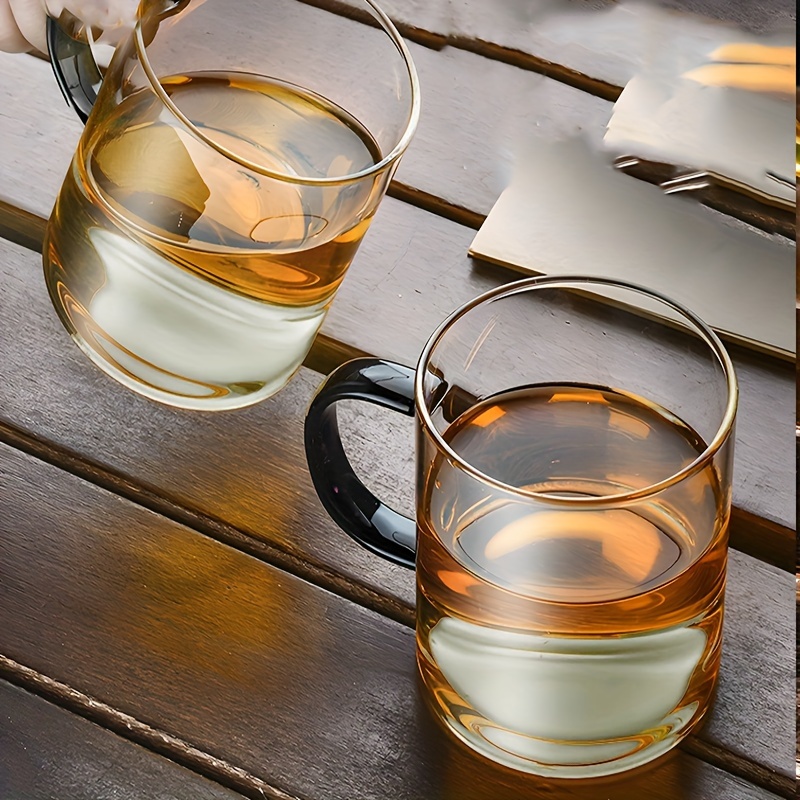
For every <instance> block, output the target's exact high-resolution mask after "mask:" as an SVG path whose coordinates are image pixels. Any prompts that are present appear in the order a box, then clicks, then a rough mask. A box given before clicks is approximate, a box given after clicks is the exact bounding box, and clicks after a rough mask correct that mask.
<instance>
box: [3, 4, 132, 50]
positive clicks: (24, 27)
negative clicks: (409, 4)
mask: <svg viewBox="0 0 800 800" xmlns="http://www.w3.org/2000/svg"><path fill="white" fill-rule="evenodd" d="M137 6H138V0H0V51H5V52H6V53H24V52H29V51H34V50H35V51H38V52H40V53H43V54H46V53H47V42H46V38H45V21H46V19H47V16H48V15H49V16H51V17H53V18H54V19H58V18H59V17H60V16H61V15H62V14H63V13H65V12H66V13H67V14H69V15H71V16H72V17H74V18H75V19H77V20H79V21H80V22H82V23H83V24H84V25H85V26H86V27H89V28H91V29H92V30H94V31H100V32H101V34H100V35H99V37H98V39H97V41H99V42H101V43H106V44H116V42H117V41H118V40H119V39H120V38H121V36H122V35H123V34H124V33H126V32H127V31H129V30H130V29H131V28H132V27H133V23H134V20H135V19H136V8H137Z"/></svg>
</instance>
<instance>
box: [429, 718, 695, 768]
mask: <svg viewBox="0 0 800 800" xmlns="http://www.w3.org/2000/svg"><path fill="white" fill-rule="evenodd" d="M696 711H697V704H693V705H692V706H688V707H686V708H684V709H680V710H679V711H678V712H676V713H675V714H674V715H673V716H672V717H671V718H670V720H666V721H665V722H666V725H665V727H664V728H663V729H660V730H658V731H652V732H645V733H643V734H641V735H640V736H638V737H630V738H620V739H608V740H604V741H598V742H583V741H580V742H578V741H571V742H570V741H548V740H545V739H536V738H534V737H531V736H525V735H522V734H518V733H515V732H513V731H509V730H506V729H504V728H500V727H497V726H495V725H493V724H492V723H490V722H489V721H488V720H485V719H482V718H481V717H480V716H479V715H476V714H475V713H474V712H473V711H471V710H469V709H463V710H461V711H460V712H459V713H458V714H442V713H441V712H442V709H441V707H435V708H434V712H435V713H436V714H437V716H438V718H439V719H440V720H441V721H442V722H443V723H444V727H445V728H446V729H447V730H448V731H449V732H450V733H452V734H454V735H455V736H456V738H458V739H460V740H461V741H462V742H463V743H464V744H466V745H467V746H468V747H470V748H471V749H472V750H474V751H476V752H477V753H479V754H480V755H482V756H484V757H486V758H488V759H490V760H491V761H495V762H497V763H498V764H502V765H504V766H506V767H510V768H511V769H515V770H518V771H520V772H526V773H529V774H531V775H538V776H540V777H544V778H567V779H569V778H573V779H576V778H599V777H603V776H608V775H615V774H617V773H620V772H627V771H628V770H631V769H635V768H636V767H641V766H643V765H644V764H647V763H649V762H650V761H653V760H654V759H656V758H659V757H660V756H662V755H664V754H665V753H667V752H669V751H670V750H671V749H672V748H673V747H675V745H677V744H678V743H679V742H680V741H681V740H682V739H683V738H684V737H685V736H686V735H687V733H688V726H689V723H690V722H691V721H692V720H693V719H694V717H695V715H696ZM692 727H693V726H692Z"/></svg>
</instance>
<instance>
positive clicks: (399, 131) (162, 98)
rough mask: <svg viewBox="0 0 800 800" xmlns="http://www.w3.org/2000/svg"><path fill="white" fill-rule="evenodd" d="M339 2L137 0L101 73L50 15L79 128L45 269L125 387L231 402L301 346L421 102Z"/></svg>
mask: <svg viewBox="0 0 800 800" xmlns="http://www.w3.org/2000/svg"><path fill="white" fill-rule="evenodd" d="M351 5H352V6H353V7H354V10H355V12H357V13H356V17H359V19H360V21H354V20H353V19H348V18H347V17H345V16H341V15H337V14H334V13H331V12H329V11H326V10H324V9H321V8H317V7H315V6H314V4H310V3H304V2H299V1H298V0H270V2H268V3H264V2H262V1H261V0H237V2H236V3H235V4H231V3H227V2H223V0H181V2H170V1H169V0H144V1H143V2H142V3H141V5H140V6H139V10H138V14H137V20H136V25H135V28H134V29H133V31H132V32H131V33H130V35H129V36H127V37H126V38H124V39H123V40H122V41H121V42H120V44H119V45H118V46H117V47H116V50H115V51H114V55H113V57H112V59H111V62H110V64H109V66H108V68H107V70H106V71H105V74H104V75H103V76H102V80H101V78H100V72H99V70H98V69H97V68H96V66H95V64H94V61H93V59H92V57H91V52H90V50H89V47H88V45H86V44H83V43H81V41H80V36H79V35H78V33H79V32H78V33H76V31H75V30H74V22H75V20H74V19H70V18H66V19H62V20H61V22H60V23H59V24H56V23H54V22H53V21H52V20H50V21H49V23H48V26H49V27H48V42H49V49H50V54H51V61H52V62H53V64H54V68H55V71H56V76H57V78H58V80H59V83H60V84H61V86H62V89H64V91H65V93H66V94H67V95H68V97H69V98H70V100H71V102H72V103H73V105H74V107H75V109H76V110H77V112H78V113H79V115H81V116H82V118H83V119H84V120H86V127H85V130H84V132H83V135H82V137H81V140H80V143H79V146H78V148H77V151H76V154H75V157H74V160H73V162H72V165H71V167H70V169H69V172H68V174H67V176H66V178H65V180H64V184H63V186H62V188H61V191H60V193H59V196H58V199H57V201H56V204H55V207H54V210H53V213H52V216H51V219H50V222H49V225H48V229H47V238H46V244H45V249H44V268H45V277H46V281H47V286H48V289H49V292H50V295H51V298H52V301H53V303H54V305H55V308H56V310H57V311H58V313H59V316H60V317H61V320H62V322H63V323H64V325H65V326H66V328H67V330H68V331H69V332H70V334H71V335H72V336H73V338H74V339H75V341H76V342H77V343H78V345H79V346H80V347H81V348H82V349H83V351H84V352H85V353H86V354H87V355H88V356H89V358H90V359H91V360H92V361H93V362H94V363H95V364H97V365H98V366H99V367H100V368H101V369H103V370H104V371H105V372H106V373H108V374H109V375H111V376H112V377H113V378H115V379H116V380H118V381H119V382H121V383H123V384H124V385H126V386H128V387H129V388H131V389H133V390H135V391H137V392H139V393H140V394H142V395H145V396H147V397H149V398H151V399H153V400H157V401H161V402H163V403H167V404H170V405H174V406H179V407H183V408H192V409H207V410H217V409H231V408H239V407H242V406H246V405H250V404H252V403H255V402H257V401H259V400H261V399H263V398H265V397H269V396H270V395H271V394H274V393H275V392H276V391H278V390H279V389H280V388H281V387H282V386H283V385H284V384H285V383H286V382H287V381H288V380H289V379H290V378H291V376H292V375H293V374H294V372H295V371H296V370H297V368H298V367H299V366H300V364H301V362H302V361H303V359H304V357H305V356H306V354H307V352H308V350H309V348H310V347H311V344H312V342H313V339H314V337H315V335H316V333H317V331H318V330H319V328H320V325H321V324H322V321H323V318H324V316H325V313H326V311H327V308H328V306H329V304H330V303H331V301H332V299H333V296H334V294H335V292H336V290H337V288H338V286H339V284H340V283H341V281H342V279H343V277H344V275H345V272H346V270H347V268H348V266H349V265H350V263H351V261H352V259H353V256H354V255H355V252H356V250H357V248H358V246H359V243H360V242H361V239H362V238H363V236H364V234H365V233H366V231H367V228H368V227H369V225H370V222H371V220H372V218H373V215H374V214H375V211H376V210H377V208H378V204H379V203H380V201H381V199H382V198H383V196H384V193H385V191H386V188H387V185H388V183H389V181H390V179H391V176H392V174H393V171H394V169H395V168H396V166H397V164H398V160H399V159H400V157H401V155H402V154H403V152H404V151H405V149H406V147H407V145H408V144H409V141H410V139H411V137H412V135H413V133H414V129H415V127H416V124H417V119H418V116H419V91H418V83H417V77H416V72H415V69H414V65H413V63H412V61H411V57H410V55H409V53H408V50H407V48H406V46H405V44H404V43H403V41H402V39H401V38H400V36H399V34H398V33H397V31H396V29H395V28H394V26H393V25H392V23H391V22H390V21H389V19H388V18H387V17H386V16H385V14H383V12H381V11H380V9H378V8H377V7H376V6H375V5H374V3H373V2H372V0H358V2H354V3H352V4H351ZM67 17H68V15H67ZM362 18H363V19H362ZM365 22H366V23H367V24H364V23H365ZM67 30H69V33H68V32H67ZM98 84H99V91H96V90H97V88H98Z"/></svg>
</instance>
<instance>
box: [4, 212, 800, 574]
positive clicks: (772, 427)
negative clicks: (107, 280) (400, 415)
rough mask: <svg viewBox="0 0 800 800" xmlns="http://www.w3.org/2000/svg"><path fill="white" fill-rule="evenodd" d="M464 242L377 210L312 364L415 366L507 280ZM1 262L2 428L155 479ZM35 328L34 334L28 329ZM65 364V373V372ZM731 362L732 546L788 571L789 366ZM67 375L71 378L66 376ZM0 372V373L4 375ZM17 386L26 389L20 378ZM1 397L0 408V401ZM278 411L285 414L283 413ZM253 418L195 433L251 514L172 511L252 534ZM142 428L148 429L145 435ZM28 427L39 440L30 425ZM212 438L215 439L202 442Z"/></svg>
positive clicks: (195, 494) (10, 253)
mask: <svg viewBox="0 0 800 800" xmlns="http://www.w3.org/2000/svg"><path fill="white" fill-rule="evenodd" d="M469 242H470V231H469V229H467V228H463V227H461V226H458V225H456V224H454V223H451V222H448V221H446V220H443V219H441V218H437V217H434V216H432V215H430V214H427V213H426V212H424V211H421V210H419V209H415V208H412V207H410V206H408V205H406V204H403V203H398V202H396V201H394V200H392V199H391V198H388V199H387V200H385V201H384V205H383V207H382V209H381V210H380V211H379V212H378V216H377V218H376V221H375V223H374V226H373V229H372V230H371V231H370V233H369V235H368V236H367V238H366V239H365V241H364V244H363V247H362V249H361V251H360V252H359V254H358V255H357V257H356V260H355V262H354V264H353V267H352V269H351V271H350V273H349V274H348V276H347V278H346V280H345V281H344V284H343V286H342V289H341V291H340V294H339V296H338V298H337V299H336V301H335V302H334V304H333V309H332V311H331V313H330V315H329V318H328V320H327V322H326V324H325V326H324V328H323V332H324V336H323V338H322V339H321V340H320V342H319V344H318V346H317V347H315V350H314V351H312V358H311V361H310V363H315V364H316V365H317V366H319V367H321V368H324V369H330V368H331V367H332V366H333V362H336V361H340V360H344V359H346V358H347V357H348V354H351V353H357V352H364V351H368V352H371V353H373V354H375V355H380V356H384V357H387V358H394V359H397V360H400V361H403V362H405V363H408V364H413V363H415V361H416V359H417V356H418V353H419V351H420V350H421V348H422V345H423V344H424V342H425V340H426V338H427V337H428V335H429V334H430V332H431V331H433V329H434V328H435V327H436V325H437V324H438V323H439V321H440V320H441V319H443V318H444V317H445V316H446V315H447V314H448V313H450V311H452V310H453V309H454V308H455V307H456V306H458V305H460V304H461V303H463V302H466V301H467V300H469V299H470V298H472V297H474V296H475V295H477V294H479V293H480V292H482V291H485V290H487V289H489V288H491V287H494V286H497V285H498V284H500V283H503V282H504V281H506V280H508V278H509V274H508V273H507V272H506V271H504V270H502V269H497V268H491V267H488V266H487V267H483V266H475V267H473V266H471V262H470V259H468V258H467V256H466V250H467V247H468V245H469ZM0 258H1V259H2V263H0V274H4V275H6V276H7V279H6V293H5V298H4V299H3V298H0V304H2V306H1V307H2V308H3V309H4V310H3V311H0V314H3V315H4V319H5V320H6V322H5V324H6V326H7V328H6V329H7V330H9V331H10V330H20V329H22V330H25V331H26V338H24V339H20V338H19V337H10V336H9V337H7V338H6V341H5V343H4V344H5V348H7V351H6V352H7V354H6V355H5V357H4V363H5V365H6V370H5V371H6V372H7V373H8V374H7V376H6V377H5V385H6V388H5V390H4V389H3V388H0V409H6V410H5V414H6V418H7V419H9V420H10V421H15V424H18V425H20V426H21V427H26V426H28V425H29V424H30V423H28V422H26V420H27V418H28V414H29V410H30V408H31V407H32V406H33V407H37V406H38V407H42V415H41V424H40V427H39V428H38V430H39V432H40V434H41V435H47V436H48V437H49V438H52V439H55V440H56V441H59V442H61V443H62V444H64V445H65V446H68V447H70V448H72V449H74V450H75V451H77V452H83V453H84V454H85V455H87V456H90V457H92V458H95V459H98V460H102V461H104V462H106V463H108V464H109V465H112V466H114V467H115V468H118V469H121V470H123V471H126V472H129V474H132V475H134V476H136V475H142V476H146V475H149V474H153V475H155V474H158V473H157V471H156V472H155V473H149V472H148V471H147V469H144V470H141V469H138V468H137V467H136V465H137V464H141V463H144V462H143V458H144V453H143V452H142V450H143V449H148V450H151V451H152V450H157V449H158V448H157V447H154V446H153V445H154V443H153V442H151V443H150V444H148V440H147V439H140V440H139V441H138V442H135V441H129V442H127V443H125V444H123V443H122V441H121V440H120V438H119V436H118V433H117V432H116V431H115V429H114V428H115V419H116V418H117V416H118V415H119V414H120V413H124V414H129V413H133V412H131V411H128V410H126V411H125V412H121V411H118V410H117V408H116V404H117V402H118V400H117V399H116V398H117V395H118V394H119V392H120V390H118V389H117V388H116V387H114V386H113V385H111V384H109V383H108V381H106V380H105V379H104V378H102V377H101V376H98V375H97V374H96V370H95V369H94V368H92V367H90V366H88V365H87V364H82V363H81V362H82V356H81V355H80V354H79V353H78V351H77V350H75V349H74V348H72V347H71V346H70V345H69V343H68V342H65V334H64V333H63V331H62V329H61V327H60V325H59V323H57V322H56V321H55V315H54V313H53V312H52V310H51V309H50V306H49V300H48V299H47V296H46V291H45V290H44V287H43V283H42V279H41V272H40V269H41V268H40V266H39V263H38V257H37V256H35V255H33V254H31V253H25V252H23V251H22V250H20V249H19V248H15V247H14V246H11V245H8V244H5V245H3V244H0ZM34 319H37V320H41V321H42V323H43V324H42V325H39V326H36V325H32V324H31V323H32V321H33V320H34ZM45 320H47V323H46V324H44V321H45ZM2 347H3V344H0V348H2ZM54 348H55V349H54ZM31 353H36V354H37V356H36V358H38V359H39V367H38V371H36V370H34V371H32V370H31V369H30V368H29V367H27V366H26V365H28V364H29V363H30V361H31V359H32V357H33V356H32V355H31ZM67 355H68V356H69V364H70V366H66V364H65V358H66V357H67ZM734 355H735V362H736V367H737V373H738V376H739V380H740V383H741V405H740V414H739V423H738V429H737V451H736V457H737V468H736V470H735V474H734V503H735V505H736V507H737V509H740V511H737V513H736V514H735V516H734V521H733V535H734V543H735V545H736V546H737V547H741V548H742V549H744V550H745V551H746V552H750V553H753V554H755V555H757V556H759V557H761V558H764V559H765V560H768V561H769V562H770V563H775V564H779V565H781V566H782V567H783V568H784V569H793V565H794V541H795V537H794V533H793V530H792V529H793V527H794V524H795V523H794V520H795V516H794V513H795V507H794V479H793V466H792V465H793V457H794V454H793V450H792V439H791V430H792V420H793V414H794V405H793V404H794V372H793V370H792V369H791V367H790V365H787V364H780V363H777V362H776V363H772V362H770V361H768V360H762V359H761V358H759V357H758V356H755V355H753V354H751V353H748V352H745V351H742V352H738V351H734ZM51 362H52V364H51ZM78 365H80V366H78ZM73 367H75V368H76V369H77V372H75V373H74V374H73V372H72V371H73ZM0 370H3V365H2V363H0ZM54 370H65V371H66V372H68V373H69V374H68V375H64V376H63V377H62V378H61V379H60V380H61V381H62V382H65V383H67V384H69V385H72V386H74V389H73V391H75V392H78V393H79V395H84V396H86V397H87V402H90V400H89V398H90V397H91V398H93V399H92V400H91V402H94V403H98V404H99V403H100V402H101V401H100V399H99V398H100V397H101V396H102V397H105V398H106V400H105V401H103V403H102V405H103V407H104V408H105V409H106V411H105V415H106V416H107V418H108V419H107V422H106V423H100V422H99V421H98V422H97V423H96V424H103V425H105V430H106V432H105V434H104V435H103V436H100V435H99V434H98V433H97V432H96V431H95V432H92V431H91V430H90V429H89V428H90V426H89V423H88V421H86V420H83V421H82V419H81V417H82V415H81V413H80V412H79V411H78V410H77V409H76V408H75V407H73V406H70V405H69V404H64V403H62V402H60V401H58V400H54V398H53V396H52V391H50V389H49V387H50V379H49V378H48V377H47V376H49V375H50V374H52V372H53V371H54ZM15 372H16V375H15V374H14V373H15ZM26 374H27V375H28V377H24V378H23V377H22V376H23V375H26ZM31 376H32V377H31ZM37 378H38V380H37ZM32 380H33V382H32ZM87 380H88V381H89V384H88V385H87V384H86V383H85V381H87ZM20 381H21V382H22V386H19V387H18V386H17V385H16V384H17V383H18V382H20ZM96 385H97V387H102V388H96ZM4 393H7V395H8V397H7V399H3V395H4ZM123 394H124V392H123ZM122 402H124V401H122ZM129 402H130V401H129ZM278 402H280V403H284V402H285V403H287V404H288V403H289V402H290V401H288V400H286V401H283V400H278ZM135 407H136V408H137V409H139V410H137V412H136V414H137V415H140V416H142V417H143V418H144V419H146V418H147V417H148V414H149V413H152V414H154V415H155V417H156V418H159V417H160V415H162V414H163V413H165V412H164V411H163V410H162V409H156V408H155V407H151V406H150V404H148V403H143V404H141V405H136V406H135ZM287 407H288V406H287ZM765 408H769V409H770V410H771V413H770V414H769V415H766V414H764V409H765ZM45 409H47V410H45ZM148 409H149V411H148ZM173 413H174V412H173ZM253 413H255V414H257V412H245V413H244V414H241V415H235V422H234V421H233V420H231V419H230V418H229V417H228V416H227V415H223V416H222V417H218V418H215V419H214V420H208V419H206V420H204V421H203V422H202V423H199V424H202V425H203V426H204V427H206V428H207V430H208V431H209V436H211V437H212V440H214V438H215V437H216V436H217V435H219V436H221V437H224V438H223V439H222V441H223V442H233V441H237V442H238V441H239V440H240V439H241V444H240V445H238V446H240V447H241V448H242V452H243V453H248V452H251V451H252V452H253V456H252V458H251V459H250V460H251V461H252V462H253V463H250V464H247V463H246V459H245V460H244V461H242V460H240V461H237V464H239V465H240V469H237V470H236V472H237V477H236V481H237V485H238V486H239V495H240V497H239V501H238V503H237V504H236V508H237V509H241V508H243V507H245V506H247V507H249V508H250V509H251V510H250V511H249V512H246V513H245V514H244V515H242V513H241V511H240V510H237V511H236V512H233V511H232V510H231V508H230V506H231V504H230V503H229V502H225V500H224V498H223V499H220V500H213V499H212V498H214V496H215V494H216V492H215V490H214V489H213V488H210V487H207V486H204V485H203V482H202V481H198V480H196V479H195V478H194V477H193V478H191V479H188V480H187V481H186V484H187V485H186V489H180V490H178V494H179V496H180V497H182V498H183V500H182V501H187V502H189V503H190V504H199V505H200V507H201V508H202V509H203V510H204V511H207V512H209V513H211V514H213V515H215V516H221V517H222V518H223V519H231V517H230V516H229V515H231V514H233V515H234V521H235V524H237V525H240V526H242V527H244V529H245V530H250V531H253V530H255V531H258V530H259V527H260V523H259V520H260V518H261V511H260V508H259V502H258V497H259V494H260V484H259V480H258V479H257V478H256V477H255V476H258V475H261V476H262V478H261V480H267V479H268V474H265V473H264V472H263V470H264V469H267V466H266V464H264V465H263V466H262V467H261V468H259V467H258V466H256V464H260V463H261V459H260V457H259V455H258V453H259V451H260V450H268V449H269V447H270V444H269V437H270V436H271V435H272V431H271V430H270V429H269V428H263V429H260V428H259V423H258V422H255V421H253V422H248V421H249V420H250V419H252V418H253V417H252V415H253ZM178 418H180V419H183V418H184V417H183V416H180V417H178ZM45 420H47V422H46V423H45V422H44V421H45ZM141 424H142V425H143V426H144V427H145V428H150V427H151V424H152V423H150V422H142V423H141ZM160 424H164V423H160ZM30 427H31V429H32V430H34V431H36V430H37V426H35V425H30ZM217 429H218V430H219V433H218V434H214V433H211V431H214V430H217ZM231 429H235V430H237V431H242V433H243V434H244V436H241V435H240V434H234V433H232V432H231ZM81 431H83V432H82V433H81ZM211 446H212V445H211V444H210V441H209V442H205V443H203V444H200V445H198V446H193V444H192V443H191V442H190V443H188V444H187V445H186V450H185V451H184V452H183V456H184V463H185V464H186V465H187V469H189V470H192V471H196V470H197V469H198V467H196V466H193V459H195V460H196V461H198V462H202V461H203V460H204V459H203V456H202V452H203V451H202V448H203V447H211ZM213 448H215V449H216V450H217V451H218V452H222V453H225V452H232V451H231V450H230V448H228V447H226V446H224V445H223V446H222V449H221V450H220V449H219V448H220V444H218V443H216V442H215V443H214V445H213ZM131 452H136V457H135V458H133V459H132V458H131V457H130V455H129V454H130V453H131ZM156 458H158V456H156ZM131 462H132V465H131V466H128V464H130V463H131ZM214 475H215V473H214V471H213V470H211V471H210V472H209V473H208V475H207V480H208V482H209V483H211V484H213V482H214ZM145 479H147V478H145ZM153 480H156V479H155V478H153ZM167 484H169V485H175V482H174V480H173V479H171V478H170V479H167ZM390 485H391V484H390ZM184 491H186V492H188V495H186V494H184V493H183V492H184Z"/></svg>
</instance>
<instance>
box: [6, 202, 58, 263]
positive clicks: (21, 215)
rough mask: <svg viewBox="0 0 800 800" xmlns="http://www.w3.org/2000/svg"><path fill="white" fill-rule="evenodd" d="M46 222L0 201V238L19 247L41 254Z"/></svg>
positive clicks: (28, 212) (37, 216)
mask: <svg viewBox="0 0 800 800" xmlns="http://www.w3.org/2000/svg"><path fill="white" fill-rule="evenodd" d="M46 227H47V220H46V219H43V218H42V217H40V216H39V215H38V214H33V213H31V212H30V211H25V209H22V208H17V207H16V206H14V205H12V204H11V203H7V202H6V201H5V200H2V199H0V237H2V238H3V239H8V240H9V241H10V242H14V244H18V245H20V247H26V248H27V249H28V250H33V251H35V252H37V253H41V252H42V243H43V242H44V232H45V228H46Z"/></svg>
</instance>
